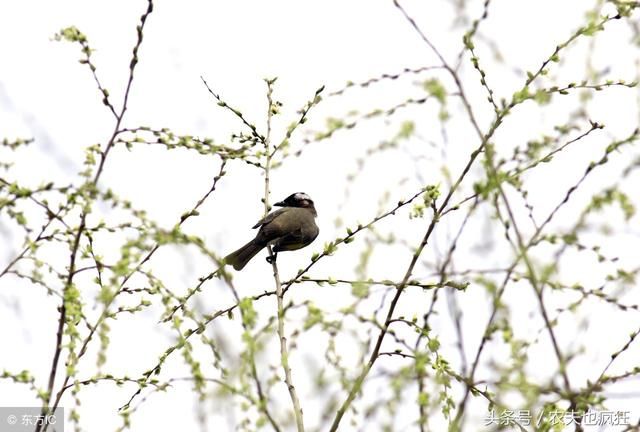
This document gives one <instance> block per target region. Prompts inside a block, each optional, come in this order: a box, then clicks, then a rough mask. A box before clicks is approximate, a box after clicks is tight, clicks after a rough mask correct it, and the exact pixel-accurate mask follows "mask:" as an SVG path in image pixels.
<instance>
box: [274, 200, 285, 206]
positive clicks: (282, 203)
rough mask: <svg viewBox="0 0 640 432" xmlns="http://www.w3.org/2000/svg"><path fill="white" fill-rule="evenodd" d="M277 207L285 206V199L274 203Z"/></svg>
mask: <svg viewBox="0 0 640 432" xmlns="http://www.w3.org/2000/svg"><path fill="white" fill-rule="evenodd" d="M274 206H275V207H285V203H284V201H280V202H277V203H275V204H274Z"/></svg>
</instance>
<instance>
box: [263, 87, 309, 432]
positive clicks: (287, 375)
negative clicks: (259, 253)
mask: <svg viewBox="0 0 640 432" xmlns="http://www.w3.org/2000/svg"><path fill="white" fill-rule="evenodd" d="M274 81H275V80H267V86H268V90H267V99H268V112H267V135H266V137H265V140H264V146H265V154H266V161H265V165H264V166H265V168H264V214H265V215H266V214H267V213H269V174H270V168H271V156H272V153H271V151H270V150H271V149H270V148H269V147H270V143H271V119H272V117H273V99H272V93H273V83H274ZM267 249H268V251H269V257H270V258H271V260H270V261H271V267H272V268H273V279H274V280H275V283H276V298H277V301H278V338H279V339H280V364H281V365H282V370H283V371H284V382H285V384H286V385H287V389H288V390H289V396H290V397H291V403H292V404H293V413H294V415H295V418H296V428H297V430H298V432H304V422H303V420H302V407H301V406H300V400H299V399H298V394H297V392H296V388H295V387H294V385H293V379H292V376H291V367H290V366H289V352H288V349H287V337H286V335H285V332H284V291H283V290H282V283H281V281H280V274H279V273H278V264H277V263H276V260H275V259H274V258H275V255H274V253H273V250H272V249H271V245H269V246H267Z"/></svg>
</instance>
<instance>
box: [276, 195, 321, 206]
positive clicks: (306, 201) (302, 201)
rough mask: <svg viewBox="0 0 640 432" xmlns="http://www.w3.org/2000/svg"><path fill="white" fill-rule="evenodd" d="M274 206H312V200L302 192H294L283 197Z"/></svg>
mask: <svg viewBox="0 0 640 432" xmlns="http://www.w3.org/2000/svg"><path fill="white" fill-rule="evenodd" d="M274 206H277V207H301V208H314V206H313V200H312V199H311V197H310V196H309V195H307V194H306V193H304V192H296V193H294V194H291V195H289V196H288V197H287V198H285V199H284V201H280V202H277V203H275V204H274Z"/></svg>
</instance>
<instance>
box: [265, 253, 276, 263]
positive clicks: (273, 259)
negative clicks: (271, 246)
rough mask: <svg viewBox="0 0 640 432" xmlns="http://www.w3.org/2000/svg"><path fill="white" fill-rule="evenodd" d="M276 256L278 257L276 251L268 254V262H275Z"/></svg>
mask: <svg viewBox="0 0 640 432" xmlns="http://www.w3.org/2000/svg"><path fill="white" fill-rule="evenodd" d="M276 258H278V254H277V253H274V254H273V255H269V256H268V257H267V262H268V263H269V264H273V263H274V262H276Z"/></svg>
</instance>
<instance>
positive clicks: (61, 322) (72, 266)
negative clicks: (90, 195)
mask: <svg viewBox="0 0 640 432" xmlns="http://www.w3.org/2000/svg"><path fill="white" fill-rule="evenodd" d="M152 11H153V1H152V0H148V6H147V10H146V11H145V13H144V14H143V15H142V17H141V24H140V25H139V26H138V29H137V31H138V39H137V41H136V44H135V46H134V49H133V56H132V59H131V63H130V65H129V79H128V81H127V85H126V89H125V92H124V98H123V102H122V109H121V111H120V114H119V115H117V116H116V124H115V127H114V129H113V133H112V135H111V138H110V139H109V141H108V142H107V145H106V147H105V149H104V150H103V151H102V152H101V153H100V162H99V164H98V168H97V170H96V172H95V174H94V177H93V178H92V179H91V180H90V185H91V186H92V187H95V186H96V185H97V184H98V181H99V179H100V176H101V175H102V172H103V170H104V166H105V162H106V160H107V156H108V155H109V152H110V151H111V149H112V148H113V146H114V144H115V140H116V137H117V135H118V131H119V130H120V125H121V123H122V119H123V118H124V113H125V112H126V110H127V103H128V100H129V93H130V91H131V85H132V83H133V76H134V71H135V67H136V65H137V63H138V50H139V48H140V45H141V44H142V31H143V28H144V24H145V22H146V19H147V17H148V16H149V15H150V14H151V12H152ZM90 208H91V207H90V206H87V207H85V208H84V209H83V211H82V214H81V216H80V224H79V226H78V231H77V232H76V235H75V237H74V240H73V244H72V246H71V255H70V259H69V273H68V275H67V279H66V281H65V287H64V293H66V292H67V291H68V290H69V289H70V288H71V287H72V286H73V277H74V276H75V274H76V271H75V270H76V258H77V254H78V249H79V247H80V240H81V239H82V234H83V233H84V230H85V228H86V220H87V216H88V214H89V212H90ZM66 321H67V308H66V299H64V298H63V300H62V305H61V306H60V315H59V317H58V329H57V332H56V347H55V351H54V354H53V360H52V362H51V371H50V374H49V382H48V385H47V396H46V400H45V402H44V404H43V406H42V412H43V414H46V413H47V412H48V411H49V403H50V402H51V397H52V395H53V387H54V385H55V378H56V374H57V370H58V363H59V361H60V354H61V352H62V337H63V334H64V326H65V323H66ZM68 379H69V376H68V375H67V376H66V378H65V383H64V385H63V387H64V386H65V385H66V383H67V382H68ZM61 397H62V393H61V392H58V394H57V396H56V399H55V402H54V404H53V406H52V407H51V411H55V409H56V408H57V407H58V404H59V403H60V398H61ZM46 429H47V425H45V426H44V429H43V428H42V425H40V424H39V425H38V426H36V429H35V431H36V432H40V431H41V430H44V431H46Z"/></svg>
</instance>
